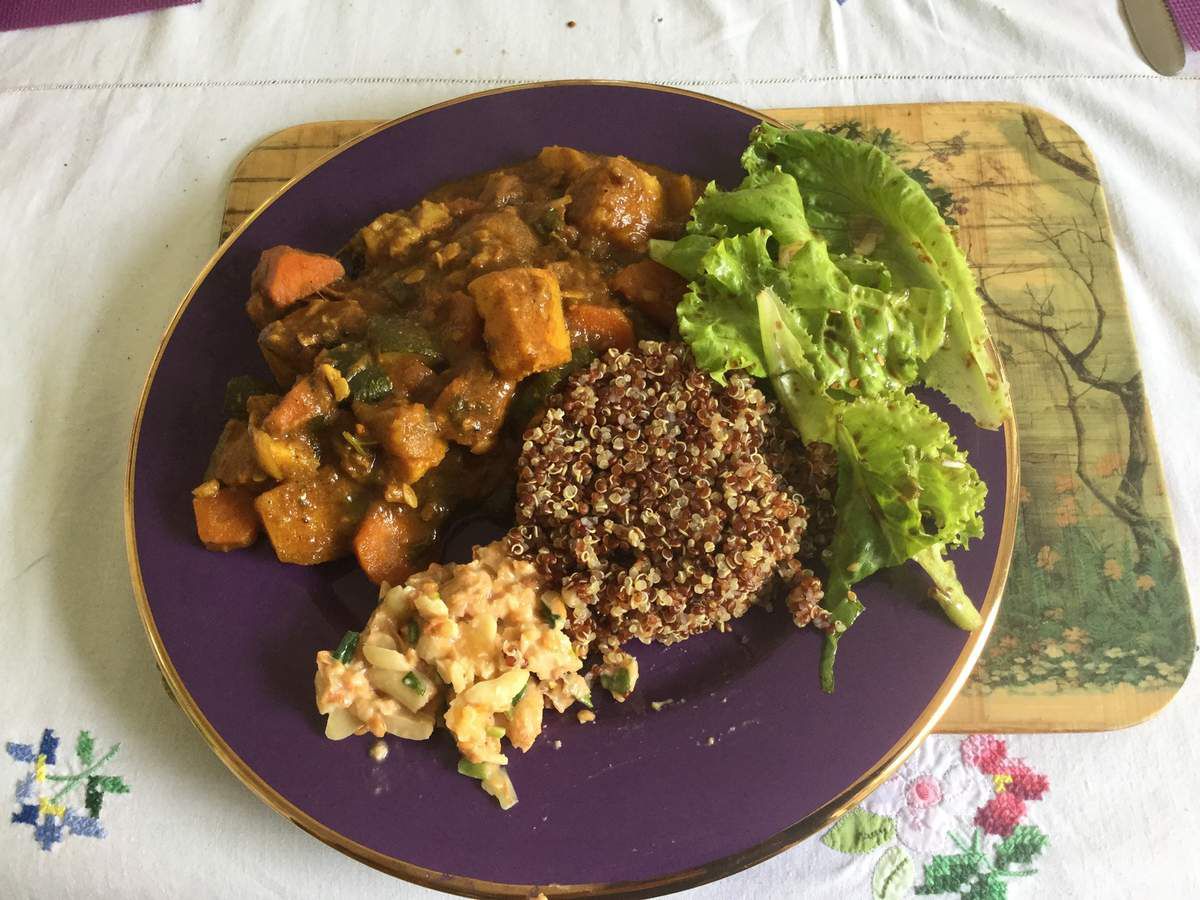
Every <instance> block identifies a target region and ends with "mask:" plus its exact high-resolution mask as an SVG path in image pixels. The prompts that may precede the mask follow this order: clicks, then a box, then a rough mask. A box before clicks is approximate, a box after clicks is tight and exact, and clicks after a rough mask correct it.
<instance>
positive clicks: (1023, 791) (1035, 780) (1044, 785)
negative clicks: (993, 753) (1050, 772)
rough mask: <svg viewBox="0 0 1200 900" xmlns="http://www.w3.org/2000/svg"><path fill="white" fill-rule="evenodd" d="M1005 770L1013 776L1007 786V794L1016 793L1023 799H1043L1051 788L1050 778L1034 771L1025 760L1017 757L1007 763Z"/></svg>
mask: <svg viewBox="0 0 1200 900" xmlns="http://www.w3.org/2000/svg"><path fill="white" fill-rule="evenodd" d="M1004 772H1005V774H1007V775H1009V776H1010V777H1011V778H1012V781H1010V782H1009V783H1008V785H1007V787H1006V788H1005V791H1004V792H1005V793H1006V794H1010V793H1011V794H1016V795H1017V796H1018V797H1020V798H1021V799H1022V800H1041V799H1042V795H1043V794H1044V793H1046V791H1048V790H1050V779H1049V778H1047V777H1046V776H1045V775H1043V774H1041V773H1040V772H1035V771H1033V769H1031V768H1029V766H1027V765H1025V763H1024V761H1023V760H1019V759H1015V760H1012V761H1011V762H1009V763H1007V764H1006V766H1005V768H1004Z"/></svg>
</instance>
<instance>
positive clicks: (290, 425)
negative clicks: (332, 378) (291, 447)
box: [263, 373, 337, 438]
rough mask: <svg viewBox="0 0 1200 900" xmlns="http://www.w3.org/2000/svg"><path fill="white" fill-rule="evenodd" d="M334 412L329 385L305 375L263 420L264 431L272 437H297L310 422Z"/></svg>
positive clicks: (313, 375)
mask: <svg viewBox="0 0 1200 900" xmlns="http://www.w3.org/2000/svg"><path fill="white" fill-rule="evenodd" d="M336 408H337V402H336V401H335V400H334V398H333V390H332V389H331V388H330V386H329V382H328V381H327V380H326V379H325V378H323V377H321V376H320V375H318V374H315V373H314V374H312V375H306V376H305V377H303V378H300V379H298V380H297V381H296V383H295V384H294V385H292V389H291V390H290V391H288V392H287V393H286V394H284V395H283V396H282V397H281V398H280V400H279V402H278V403H276V404H275V408H274V409H272V410H271V412H270V413H268V414H267V417H266V418H265V419H263V430H264V431H266V432H267V434H269V435H271V437H275V438H281V437H285V436H286V435H289V434H298V433H300V432H301V431H303V430H304V429H305V428H307V427H308V425H309V424H311V423H312V422H313V421H315V420H317V419H323V418H325V417H326V416H328V415H329V414H330V413H332V412H333V411H334V409H336Z"/></svg>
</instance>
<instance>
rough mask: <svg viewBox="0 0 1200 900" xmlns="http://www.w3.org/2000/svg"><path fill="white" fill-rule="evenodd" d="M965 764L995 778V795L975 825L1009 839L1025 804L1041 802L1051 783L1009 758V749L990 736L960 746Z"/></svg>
mask: <svg viewBox="0 0 1200 900" xmlns="http://www.w3.org/2000/svg"><path fill="white" fill-rule="evenodd" d="M960 753H961V754H962V760H963V762H964V763H965V764H966V765H968V766H974V767H975V768H977V769H978V770H979V771H981V772H983V773H985V774H987V775H991V776H992V784H993V788H994V790H995V792H996V795H995V796H994V797H992V798H991V799H990V800H988V802H987V803H985V804H984V805H983V806H981V807H980V808H979V810H978V811H977V812H976V813H975V824H976V825H978V826H979V827H981V828H982V829H983V830H984V831H986V832H987V833H988V834H995V835H999V836H1000V837H1008V836H1009V835H1010V834H1012V831H1013V829H1014V828H1015V827H1016V826H1017V825H1018V824H1020V822H1021V819H1022V818H1024V816H1025V803H1026V801H1030V800H1041V799H1042V796H1043V795H1044V794H1045V793H1046V791H1048V790H1050V779H1048V778H1047V777H1046V776H1045V775H1043V774H1041V773H1040V772H1035V771H1033V769H1031V768H1029V766H1028V765H1026V764H1025V761H1024V760H1021V759H1009V758H1008V746H1007V745H1006V744H1005V743H1004V741H1003V740H1001V739H1000V738H998V737H994V736H993V735H990V734H973V735H971V736H970V737H969V738H967V739H965V740H964V741H963V742H962V745H961V746H960Z"/></svg>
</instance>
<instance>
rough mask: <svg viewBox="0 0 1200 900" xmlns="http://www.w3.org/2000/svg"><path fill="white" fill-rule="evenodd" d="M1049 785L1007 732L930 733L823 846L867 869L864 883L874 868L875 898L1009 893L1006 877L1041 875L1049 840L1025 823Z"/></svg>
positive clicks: (977, 897)
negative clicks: (1013, 752)
mask: <svg viewBox="0 0 1200 900" xmlns="http://www.w3.org/2000/svg"><path fill="white" fill-rule="evenodd" d="M1049 787H1050V783H1049V779H1047V778H1046V776H1045V775H1043V774H1041V773H1039V772H1035V771H1034V770H1033V769H1032V768H1030V767H1029V765H1028V764H1027V763H1026V762H1025V761H1023V760H1020V759H1015V758H1010V757H1009V755H1008V745H1007V744H1006V743H1005V741H1004V740H1003V739H1001V738H998V737H995V736H993V735H983V734H981V735H972V736H971V737H968V738H964V739H961V740H958V741H954V740H952V739H949V738H932V739H930V740H928V741H926V742H925V743H924V744H923V745H922V746H921V747H920V748H919V749H918V750H917V752H916V753H914V754H913V755H912V756H911V757H910V758H909V760H908V762H907V763H905V765H904V766H903V767H902V768H901V769H900V771H899V772H897V773H896V775H894V776H893V777H892V778H891V779H889V780H888V781H887V782H885V783H884V784H883V785H882V786H880V787H879V788H877V789H876V791H875V793H874V794H872V795H871V796H870V797H868V798H867V799H866V800H865V801H864V802H863V804H862V806H859V807H856V808H855V809H852V810H851V811H850V812H849V813H847V814H846V815H844V816H843V817H842V818H841V819H839V820H838V821H837V822H836V823H834V825H833V827H831V828H830V829H829V830H828V831H826V832H825V833H824V834H823V835H822V836H821V843H822V844H824V845H825V846H826V847H828V848H829V849H830V850H834V851H837V852H838V853H839V854H840V856H839V859H842V860H844V861H845V866H846V867H847V869H857V868H861V869H863V876H862V877H863V880H864V881H866V880H867V878H866V875H867V868H868V867H869V871H870V875H869V886H870V896H871V897H872V898H874V900H901V898H904V897H911V896H914V895H929V896H934V895H943V896H954V897H959V898H962V900H1007V898H1008V886H1009V883H1010V880H1011V879H1014V878H1018V877H1023V876H1028V875H1033V874H1036V872H1037V870H1036V869H1034V868H1033V867H1032V864H1033V863H1034V861H1035V860H1036V859H1037V858H1038V857H1039V856H1040V855H1041V854H1042V852H1043V851H1044V850H1045V848H1046V846H1047V844H1048V842H1049V838H1048V837H1047V835H1046V834H1045V833H1044V832H1043V831H1042V830H1041V829H1040V828H1038V826H1037V825H1033V824H1030V823H1028V822H1026V821H1024V820H1025V818H1026V816H1027V814H1028V812H1029V803H1031V802H1033V801H1037V800H1041V799H1042V798H1043V797H1044V796H1045V794H1046V793H1047V791H1048V790H1049ZM851 877H854V876H851ZM843 884H845V882H843ZM863 896H866V894H865V893H864V894H863ZM1028 896H1030V897H1033V896H1038V894H1037V893H1036V891H1035V892H1033V893H1031V894H1029V895H1028Z"/></svg>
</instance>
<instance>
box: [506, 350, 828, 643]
mask: <svg viewBox="0 0 1200 900" xmlns="http://www.w3.org/2000/svg"><path fill="white" fill-rule="evenodd" d="M772 412H773V408H772V405H771V404H770V403H769V402H768V401H767V399H766V398H765V397H764V396H763V394H762V392H761V391H759V390H758V389H757V388H756V387H755V386H754V384H753V382H752V381H751V380H750V379H749V378H747V377H745V376H742V375H736V374H735V375H730V376H729V379H728V384H726V385H720V384H718V383H716V382H715V381H714V380H713V379H712V378H711V377H709V376H708V375H707V374H706V373H705V372H703V371H701V370H700V369H698V368H697V367H696V366H695V364H694V362H693V361H692V355H691V351H690V350H689V349H688V348H687V347H686V346H685V345H683V344H669V343H651V342H643V343H642V344H641V345H640V346H639V347H638V348H637V349H636V350H633V351H627V352H624V353H618V352H617V351H615V350H610V351H609V352H608V353H607V354H606V355H605V356H603V357H601V358H600V359H598V360H596V361H595V362H594V363H593V364H592V366H591V367H590V368H588V369H584V370H582V371H580V372H578V373H576V374H575V375H573V376H572V377H571V378H570V379H569V380H568V381H567V383H566V385H565V387H564V388H563V390H562V392H561V393H560V394H559V395H558V396H557V397H555V398H553V399H552V402H551V405H550V407H549V408H548V409H547V410H546V412H545V413H544V414H543V416H542V417H541V418H540V419H539V420H537V421H536V422H535V423H534V424H533V425H531V426H530V428H529V429H528V430H527V431H526V432H525V436H524V437H525V439H524V444H523V448H522V452H521V457H520V459H519V461H518V463H517V510H516V520H517V524H516V526H515V527H514V528H513V530H512V531H511V532H510V533H509V536H508V546H509V552H510V553H512V554H513V555H514V556H518V557H524V558H526V559H531V560H533V562H534V563H535V565H536V566H537V567H538V569H539V570H540V571H541V572H542V573H543V574H544V575H545V576H547V577H548V578H550V579H552V580H555V581H559V582H561V583H562V585H563V594H564V599H565V600H567V602H568V606H569V612H568V615H569V619H570V620H569V622H568V623H567V630H568V633H570V634H571V636H572V638H573V639H574V640H575V642H576V648H577V650H579V651H581V652H586V650H587V648H588V647H590V645H591V643H592V641H593V640H594V639H596V638H599V639H600V641H601V645H602V647H604V648H607V647H612V646H614V645H615V644H619V643H622V642H624V641H626V640H628V639H629V638H631V637H634V638H637V639H639V640H641V641H642V642H644V643H649V642H651V641H654V640H657V641H660V642H662V643H664V644H671V643H674V642H676V641H680V640H683V639H684V638H687V637H689V636H691V635H693V634H697V633H699V632H702V631H707V630H709V629H712V628H717V629H720V630H723V629H724V628H725V626H726V624H727V623H728V622H729V621H730V620H731V619H735V618H737V617H739V616H741V615H742V614H743V613H745V612H746V610H747V609H748V608H749V607H750V604H752V603H753V602H754V601H755V600H756V599H757V597H758V595H759V592H760V591H761V590H762V588H763V586H764V585H765V584H766V582H767V581H768V580H769V579H771V578H772V576H773V575H774V573H775V572H776V570H777V568H779V566H780V564H781V563H782V562H784V561H785V560H789V559H791V558H792V557H793V556H795V555H796V553H797V550H798V549H799V543H800V540H801V537H802V535H803V533H804V530H805V526H806V522H807V513H806V510H805V507H804V505H803V501H802V499H801V497H800V495H799V494H798V493H797V492H796V491H795V490H794V489H793V488H792V487H790V486H789V485H788V484H787V482H786V481H785V480H784V479H783V478H782V477H781V476H780V475H779V474H778V472H776V470H775V469H774V468H773V467H772V465H771V463H770V461H769V458H768V457H769V455H770V454H769V451H770V450H771V441H772V438H771V433H770V429H771V416H772Z"/></svg>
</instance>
